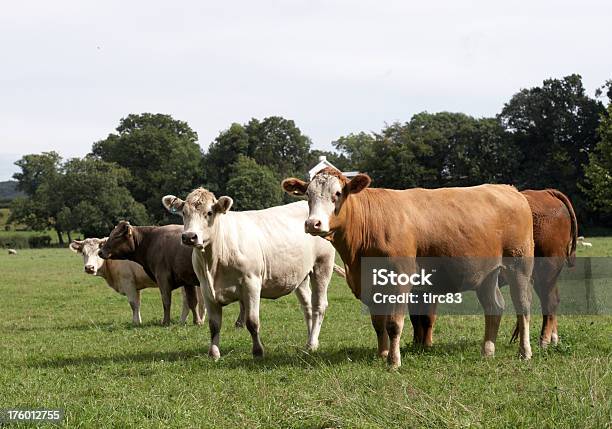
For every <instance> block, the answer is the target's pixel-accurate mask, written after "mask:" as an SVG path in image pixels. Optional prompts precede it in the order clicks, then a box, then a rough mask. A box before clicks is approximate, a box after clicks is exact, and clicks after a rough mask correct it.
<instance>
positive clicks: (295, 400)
mask: <svg viewBox="0 0 612 429" xmlns="http://www.w3.org/2000/svg"><path fill="white" fill-rule="evenodd" d="M589 241H591V242H592V243H593V248H591V249H586V250H585V249H580V251H579V254H580V255H586V254H587V252H588V253H591V254H600V255H608V256H612V239H610V238H608V239H604V238H602V239H589ZM0 291H1V292H2V298H1V299H0V314H1V316H0V338H1V340H2V347H1V348H0V386H1V390H0V392H1V395H0V408H58V407H59V408H64V409H65V410H66V414H65V418H64V426H65V427H70V428H73V427H105V428H108V427H117V428H126V427H147V428H155V427H160V428H161V427H176V428H189V427H194V428H196V427H249V428H258V427H266V428H267V427H295V428H303V427H306V428H323V427H349V428H352V427H372V428H374V427H385V428H388V427H391V428H393V427H430V428H437V427H450V428H454V427H484V428H490V427H551V428H553V427H554V428H560V427H567V428H577V427H581V428H584V427H610V424H611V423H610V422H611V421H612V411H611V410H612V402H611V399H610V398H611V396H610V394H611V390H612V373H611V371H612V369H611V368H612V365H611V363H612V342H611V339H612V317H611V316H562V317H561V318H560V322H559V325H560V327H559V330H560V335H561V344H560V345H559V346H558V347H556V348H551V349H548V350H546V351H541V350H539V349H538V347H537V345H536V344H537V336H538V332H539V325H540V318H539V317H534V319H533V322H534V323H532V329H531V334H532V346H533V347H534V357H533V359H532V360H531V361H528V362H524V361H520V360H519V359H518V358H517V357H516V356H517V346H516V345H509V344H508V341H509V339H510V334H511V331H512V328H513V325H514V320H513V319H512V318H510V317H505V318H504V320H503V322H502V327H501V331H500V337H499V340H498V346H497V356H496V357H495V358H493V359H488V360H485V359H482V358H481V357H480V340H481V338H482V334H483V320H482V317H481V316H454V317H451V316H445V317H440V319H439V323H438V325H437V329H436V344H435V346H434V347H433V349H431V350H428V351H421V350H417V349H414V348H412V346H411V345H410V343H411V339H412V334H411V329H410V327H409V324H408V323H407V324H406V330H405V331H404V337H403V343H404V344H405V346H404V347H403V349H402V359H403V366H402V368H401V369H400V370H399V371H398V372H389V371H387V370H386V367H385V364H384V363H383V362H382V361H379V360H378V359H377V358H376V357H375V343H376V341H375V335H374V333H373V330H372V328H371V325H370V321H369V318H368V317H367V316H365V315H364V314H363V313H362V311H361V307H360V303H359V302H358V301H357V300H355V299H354V298H353V296H352V295H351V294H350V292H349V290H348V287H347V286H346V284H345V283H344V281H343V280H341V279H339V278H334V280H333V282H332V284H331V287H330V293H329V301H330V307H329V310H328V313H327V317H326V319H325V322H324V325H323V330H322V333H321V338H320V341H321V348H320V350H319V351H318V352H316V353H312V354H309V353H306V352H305V351H303V349H302V346H303V344H304V343H305V340H306V335H305V327H304V323H303V319H302V313H301V310H300V309H299V306H298V303H297V300H296V299H295V297H294V296H289V297H286V298H284V299H280V300H277V301H264V302H263V305H262V308H261V319H262V338H263V342H264V345H265V346H266V352H267V355H266V357H265V358H264V359H263V360H261V361H253V359H252V358H251V355H250V344H251V343H250V336H249V335H248V333H247V332H246V331H245V330H236V329H235V328H234V327H233V322H234V320H235V318H236V316H237V311H238V306H237V304H233V305H231V306H229V307H227V308H226V309H225V317H224V326H223V330H222V339H221V352H222V354H223V357H222V358H221V360H220V361H218V362H216V363H215V362H212V361H211V360H210V359H209V358H208V357H207V355H206V351H207V344H208V328H207V327H197V326H192V325H188V326H179V325H177V324H176V322H177V320H178V314H179V311H180V307H181V305H180V304H181V299H180V294H179V293H178V292H177V293H175V295H174V296H175V301H174V306H173V315H174V322H175V324H174V325H173V326H171V327H169V328H163V327H161V326H159V320H160V319H161V315H162V311H161V303H160V297H159V293H158V292H157V291H156V290H148V291H145V292H144V293H143V308H142V316H143V322H144V326H143V327H139V328H133V327H132V326H131V324H130V320H131V312H130V309H129V306H128V303H127V301H126V300H125V298H124V297H121V296H120V295H118V294H116V293H115V292H114V291H112V290H111V289H110V288H108V287H107V286H106V284H105V283H104V281H103V280H102V279H100V278H94V277H91V276H87V275H85V274H84V273H83V272H82V259H81V258H80V257H78V256H75V255H74V254H72V253H71V252H69V251H68V250H65V249H49V250H22V251H20V252H19V254H18V255H16V256H8V255H7V254H6V253H5V252H2V253H0ZM15 427H19V426H15ZM22 427H33V426H32V425H30V424H23V426H22Z"/></svg>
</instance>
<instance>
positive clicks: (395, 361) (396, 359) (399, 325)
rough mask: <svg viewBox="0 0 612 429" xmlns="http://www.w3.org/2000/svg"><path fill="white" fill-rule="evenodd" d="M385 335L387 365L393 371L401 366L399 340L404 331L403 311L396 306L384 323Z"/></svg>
mask: <svg viewBox="0 0 612 429" xmlns="http://www.w3.org/2000/svg"><path fill="white" fill-rule="evenodd" d="M385 327H386V329H387V335H388V336H389V354H388V355H387V364H388V365H389V368H390V369H392V370H394V369H397V368H399V367H400V366H401V365H402V355H401V353H400V340H401V337H402V330H403V329H404V311H403V309H402V308H401V307H400V306H396V308H395V311H394V312H393V314H391V315H389V316H387V323H386V326H385Z"/></svg>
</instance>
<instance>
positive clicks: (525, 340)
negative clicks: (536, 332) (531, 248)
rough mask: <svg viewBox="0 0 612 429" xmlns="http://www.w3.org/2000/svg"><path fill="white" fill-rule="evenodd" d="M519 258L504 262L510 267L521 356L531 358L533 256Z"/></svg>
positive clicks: (510, 280) (511, 294)
mask: <svg viewBox="0 0 612 429" xmlns="http://www.w3.org/2000/svg"><path fill="white" fill-rule="evenodd" d="M515 259H516V258H515ZM518 259H519V260H518V261H517V260H514V261H510V262H507V263H504V265H506V266H509V267H510V270H509V271H510V272H509V275H508V283H509V285H510V296H511V297H512V304H513V305H514V309H515V310H516V319H517V324H518V329H519V356H520V357H521V358H523V359H531V343H530V341H529V318H530V312H531V287H530V279H531V272H532V268H533V258H518Z"/></svg>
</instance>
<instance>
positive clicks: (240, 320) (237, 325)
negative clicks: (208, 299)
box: [234, 301, 246, 329]
mask: <svg viewBox="0 0 612 429" xmlns="http://www.w3.org/2000/svg"><path fill="white" fill-rule="evenodd" d="M239 304H240V314H239V315H238V319H236V323H234V327H235V328H236V329H240V328H244V324H245V323H246V320H245V318H246V316H245V312H244V304H243V303H242V301H240V302H239Z"/></svg>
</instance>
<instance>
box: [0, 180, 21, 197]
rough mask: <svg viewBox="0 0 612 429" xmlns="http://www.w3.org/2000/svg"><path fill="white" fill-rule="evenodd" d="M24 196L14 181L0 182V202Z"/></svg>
mask: <svg viewBox="0 0 612 429" xmlns="http://www.w3.org/2000/svg"><path fill="white" fill-rule="evenodd" d="M23 195H24V194H23V192H21V191H18V190H17V182H15V181H14V180H7V181H5V182H0V200H5V201H6V200H12V199H14V198H16V197H22V196H23Z"/></svg>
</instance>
